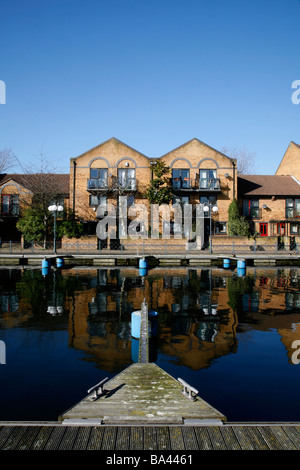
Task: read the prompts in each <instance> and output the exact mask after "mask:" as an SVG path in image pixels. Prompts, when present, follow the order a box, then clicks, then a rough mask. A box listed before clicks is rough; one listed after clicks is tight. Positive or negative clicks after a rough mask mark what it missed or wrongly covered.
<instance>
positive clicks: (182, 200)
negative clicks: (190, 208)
mask: <svg viewBox="0 0 300 470" xmlns="http://www.w3.org/2000/svg"><path fill="white" fill-rule="evenodd" d="M189 202H190V198H189V196H176V195H175V196H174V197H173V201H172V204H182V205H183V204H189Z"/></svg>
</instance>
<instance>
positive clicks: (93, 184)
mask: <svg viewBox="0 0 300 470" xmlns="http://www.w3.org/2000/svg"><path fill="white" fill-rule="evenodd" d="M106 187H107V168H91V169H90V179H89V181H88V189H102V188H106Z"/></svg>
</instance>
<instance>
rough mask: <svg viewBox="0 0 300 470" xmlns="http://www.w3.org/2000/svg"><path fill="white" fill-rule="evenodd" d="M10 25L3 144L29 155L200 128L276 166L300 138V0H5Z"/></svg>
mask: <svg viewBox="0 0 300 470" xmlns="http://www.w3.org/2000/svg"><path fill="white" fill-rule="evenodd" d="M0 31H1V67H0V80H4V81H5V83H6V104H5V105H0V149H2V148H4V147H6V148H11V149H12V150H13V151H14V152H15V153H16V154H17V156H18V157H19V159H20V160H21V161H22V162H23V163H24V164H26V163H27V162H33V163H36V164H38V163H39V160H38V158H39V155H40V153H41V152H43V154H44V156H45V158H46V159H48V160H51V161H53V162H54V163H55V164H57V166H58V168H59V170H61V171H66V172H67V171H68V170H69V162H70V158H71V157H76V156H77V155H79V154H81V153H83V152H84V151H86V150H88V149H90V148H92V147H94V146H96V145H98V144H99V143H101V142H103V141H105V140H107V139H109V138H110V137H116V138H118V139H120V140H122V141H123V142H125V143H127V144H128V145H130V146H132V147H134V148H135V149H137V150H139V151H141V152H142V153H144V154H146V155H147V156H149V157H151V158H154V157H158V156H160V155H162V154H164V153H166V152H168V151H169V150H172V149H173V148H175V147H177V146H179V145H181V144H182V143H184V142H186V141H188V140H190V139H191V138H193V137H197V138H198V139H200V140H202V141H203V142H205V143H207V144H209V145H210V146H212V147H214V148H216V149H221V148H222V147H223V146H229V147H239V148H246V149H247V150H248V151H249V152H254V153H256V155H257V172H259V173H261V174H273V173H274V172H275V171H276V169H277V166H278V164H279V163H280V160H281V158H282V156H283V154H284V152H285V150H286V149H287V147H288V144H289V142H290V141H291V140H293V141H295V142H296V143H300V135H299V133H300V104H299V105H295V104H293V103H292V101H291V95H292V92H293V90H292V88H291V84H292V82H293V81H294V80H299V79H300V68H299V63H300V1H299V0H251V1H250V0H249V1H246V0H98V1H96V0H26V1H24V0H2V1H1V9H0Z"/></svg>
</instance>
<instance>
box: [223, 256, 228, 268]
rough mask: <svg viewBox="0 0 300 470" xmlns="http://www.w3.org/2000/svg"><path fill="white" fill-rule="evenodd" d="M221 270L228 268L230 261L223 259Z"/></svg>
mask: <svg viewBox="0 0 300 470" xmlns="http://www.w3.org/2000/svg"><path fill="white" fill-rule="evenodd" d="M223 268H230V259H228V258H224V259H223Z"/></svg>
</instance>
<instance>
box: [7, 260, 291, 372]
mask: <svg viewBox="0 0 300 470" xmlns="http://www.w3.org/2000/svg"><path fill="white" fill-rule="evenodd" d="M299 273H300V270H299V269H292V268H284V269H279V268H278V269H277V268H276V269H275V268H270V269H268V268H263V269H258V268H257V269H254V268H249V269H247V275H245V276H243V277H238V276H237V273H236V272H232V271H228V270H224V269H218V268H211V269H210V268H199V269H198V268H184V267H182V268H155V269H150V270H149V271H148V273H147V275H143V276H141V275H140V273H139V270H138V269H136V268H127V267H126V268H112V269H94V268H73V269H67V268H66V269H63V270H61V271H60V270H58V271H54V272H50V273H49V274H48V275H47V276H45V277H43V276H42V274H41V272H40V271H39V270H30V269H26V270H24V271H22V270H21V269H18V270H11V271H9V273H8V270H5V269H1V270H0V301H1V303H0V308H1V310H0V312H1V317H0V320H1V326H2V327H3V328H5V327H7V328H9V327H14V326H18V325H20V324H22V326H26V325H27V324H28V325H29V326H30V327H35V328H47V329H54V328H57V327H58V325H59V327H60V328H65V327H67V328H68V333H69V345H70V347H72V348H74V349H77V350H80V351H84V353H85V360H87V361H91V362H95V363H96V364H97V367H99V368H101V369H105V370H107V371H111V372H113V373H115V372H116V371H119V370H122V369H124V367H126V366H127V365H128V364H130V363H132V362H134V361H135V360H136V345H135V343H134V341H133V339H132V337H131V325H130V320H131V312H133V311H134V310H139V309H140V307H141V304H142V302H143V300H144V298H145V300H146V302H147V303H148V306H149V309H152V310H155V311H157V312H158V318H159V330H158V337H157V339H156V341H155V342H154V343H153V346H154V347H153V349H152V352H151V354H152V355H151V360H153V361H156V360H157V359H159V357H160V356H161V355H164V357H167V358H168V360H169V361H171V362H173V363H175V364H178V365H183V366H185V367H188V368H190V369H192V370H199V369H202V368H205V367H209V366H210V365H211V364H212V362H213V361H215V360H216V359H217V358H220V357H222V356H225V355H228V354H232V353H236V352H237V350H238V338H241V337H242V336H241V335H243V333H246V332H247V331H249V328H252V329H255V330H258V331H269V330H270V329H272V330H276V331H277V333H278V334H279V335H280V338H281V341H282V343H283V344H284V347H285V351H286V354H287V357H288V360H289V361H290V360H291V356H292V354H293V352H294V350H293V349H292V343H293V341H294V340H297V339H299V338H300V321H299V314H300V278H299ZM49 314H50V315H49ZM55 319H56V320H55ZM54 321H57V322H59V324H55V323H54Z"/></svg>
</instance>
